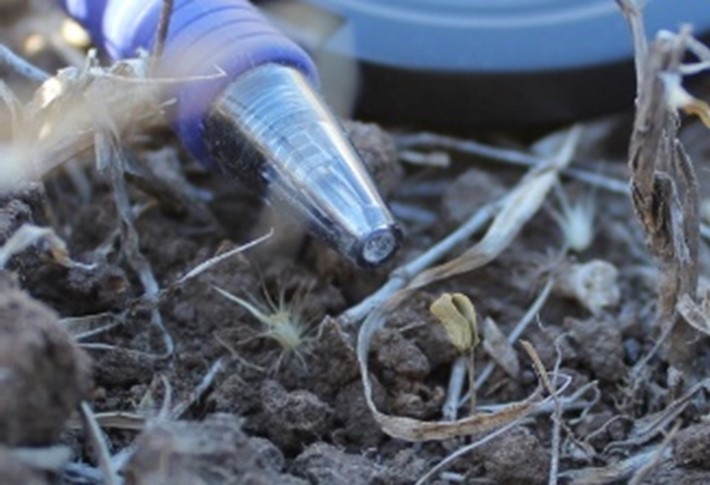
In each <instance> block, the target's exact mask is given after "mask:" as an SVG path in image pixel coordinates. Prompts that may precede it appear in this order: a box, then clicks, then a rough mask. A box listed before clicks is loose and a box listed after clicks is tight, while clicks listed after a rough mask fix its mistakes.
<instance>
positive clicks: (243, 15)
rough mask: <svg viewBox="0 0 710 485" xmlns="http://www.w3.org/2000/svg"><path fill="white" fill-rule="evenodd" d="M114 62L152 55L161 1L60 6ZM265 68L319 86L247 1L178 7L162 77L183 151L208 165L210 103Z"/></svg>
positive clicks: (95, 0)
mask: <svg viewBox="0 0 710 485" xmlns="http://www.w3.org/2000/svg"><path fill="white" fill-rule="evenodd" d="M58 1H59V4H60V5H61V6H62V7H63V8H64V9H65V10H66V11H67V12H68V13H69V15H71V16H72V17H73V18H75V19H76V20H77V21H78V22H79V23H81V24H82V25H83V26H84V27H85V28H86V29H87V30H88V31H89V33H90V35H91V37H92V39H93V41H94V43H96V44H97V45H98V46H99V47H100V48H101V49H102V50H104V51H105V52H106V53H108V54H109V55H110V56H111V57H112V58H114V59H121V58H126V57H133V56H135V55H136V53H137V51H138V49H145V50H150V49H151V48H152V47H153V43H154V41H155V34H156V31H157V28H158V22H159V18H160V11H161V8H162V3H163V2H162V0H58ZM266 63H278V64H283V65H287V66H291V67H294V68H296V69H298V70H300V71H301V72H303V73H304V74H305V75H306V77H307V78H308V79H310V80H311V82H313V83H314V84H317V74H316V69H315V67H314V65H313V62H312V61H311V59H310V58H309V57H308V55H307V54H306V53H305V52H304V51H303V50H302V49H301V48H299V47H298V46H297V45H296V44H294V43H293V42H292V41H290V40H289V39H287V38H286V37H284V36H283V35H282V34H281V33H280V32H278V31H277V30H276V29H275V28H274V27H273V26H271V25H270V24H269V23H268V22H267V21H266V20H265V19H264V18H263V17H262V15H261V14H260V13H259V11H258V10H257V9H256V8H255V7H254V6H252V5H251V3H249V2H248V1H246V0H175V4H174V7H173V12H172V17H171V21H170V29H169V30H168V35H167V39H166V44H165V51H164V53H163V57H162V59H161V63H160V71H159V73H158V74H159V76H160V77H163V78H166V77H167V78H174V79H179V80H181V81H180V82H177V83H175V84H168V86H170V87H169V88H168V90H167V91H168V92H167V95H168V97H174V98H175V99H176V100H177V106H176V111H175V116H174V119H173V123H174V125H175V129H176V131H177V132H178V134H179V136H180V138H181V139H182V141H183V143H184V144H185V146H186V147H187V148H188V149H189V150H190V151H191V152H192V153H193V155H195V156H196V157H197V158H198V159H199V160H201V161H203V162H204V163H207V164H209V161H208V160H209V157H208V156H207V154H206V149H205V146H204V144H203V136H202V132H203V130H202V125H203V120H204V117H205V115H206V114H207V112H208V110H209V109H210V106H211V104H212V101H213V100H214V99H215V98H216V97H217V96H218V95H219V94H220V93H222V91H223V90H224V88H225V87H226V86H227V85H228V84H230V83H231V82H232V81H233V80H234V79H236V78H237V77H238V76H239V75H241V74H243V73H244V72H246V71H248V70H250V69H253V68H254V67H257V66H259V65H262V64H266Z"/></svg>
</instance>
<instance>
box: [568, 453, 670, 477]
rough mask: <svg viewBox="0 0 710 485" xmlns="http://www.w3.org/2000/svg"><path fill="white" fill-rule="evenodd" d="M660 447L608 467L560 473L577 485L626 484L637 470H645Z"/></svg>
mask: <svg viewBox="0 0 710 485" xmlns="http://www.w3.org/2000/svg"><path fill="white" fill-rule="evenodd" d="M659 448H660V445H659V446H652V447H650V448H646V449H643V450H641V451H639V452H638V453H637V454H635V455H632V456H630V457H629V458H627V459H625V460H622V461H620V462H617V463H613V464H611V465H609V466H606V467H589V468H582V469H578V470H571V471H565V472H562V473H560V478H565V479H568V480H571V483H574V484H575V485H606V484H609V483H624V482H623V480H626V479H628V478H629V477H631V476H632V475H633V474H634V473H635V472H636V470H639V469H640V468H643V467H644V466H645V465H646V464H647V463H649V461H652V460H653V459H654V457H655V456H656V454H657V453H658V449H659Z"/></svg>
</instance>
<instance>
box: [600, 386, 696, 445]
mask: <svg viewBox="0 0 710 485" xmlns="http://www.w3.org/2000/svg"><path fill="white" fill-rule="evenodd" d="M701 390H705V391H706V392H707V391H710V379H705V380H703V381H701V382H698V383H697V384H695V385H694V386H692V387H691V388H690V389H688V390H687V391H686V392H685V394H683V395H682V396H681V397H679V398H678V399H676V400H674V401H673V402H672V403H670V404H669V405H668V406H667V407H666V409H664V410H663V411H661V412H660V413H658V415H657V417H656V418H655V419H654V420H653V421H651V422H650V423H648V424H647V425H646V426H644V427H643V428H641V429H639V430H634V431H633V433H632V436H631V437H630V438H628V439H626V440H624V441H615V442H612V443H609V444H608V445H607V447H606V448H605V449H604V453H605V454H611V453H614V452H616V451H624V450H625V449H627V448H630V447H634V446H640V445H643V444H645V443H648V442H649V441H651V440H652V439H653V438H655V437H656V436H657V435H658V434H659V433H661V432H663V430H664V429H665V428H666V427H667V426H668V425H669V424H670V423H671V422H673V421H674V420H675V419H676V418H678V416H680V414H681V413H682V412H683V411H684V410H685V408H687V407H688V405H689V404H690V402H691V401H692V399H693V397H695V394H697V393H698V392H699V391H701Z"/></svg>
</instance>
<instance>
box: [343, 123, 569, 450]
mask: <svg viewBox="0 0 710 485" xmlns="http://www.w3.org/2000/svg"><path fill="white" fill-rule="evenodd" d="M580 135H581V128H580V127H579V126H576V127H573V128H572V129H570V131H569V133H568V135H567V137H566V138H565V139H564V141H563V143H562V146H561V147H560V149H559V151H558V153H557V154H556V156H554V157H551V159H550V160H549V161H548V162H547V163H545V164H544V165H543V166H539V167H535V168H534V169H532V170H531V171H530V172H529V173H528V174H527V175H526V176H525V177H523V178H522V180H521V181H520V182H519V183H518V185H517V186H516V187H514V188H513V189H512V190H511V192H510V193H509V195H508V196H506V197H505V198H504V204H503V206H502V208H501V209H500V211H499V212H498V214H497V215H496V217H495V218H494V220H493V222H492V223H491V225H490V227H489V228H488V230H487V231H486V234H485V235H484V236H483V238H482V239H481V240H480V241H479V242H478V243H477V244H475V245H474V246H473V247H471V248H470V249H468V250H467V251H465V252H464V253H463V254H462V255H460V256H459V257H457V258H455V259H453V260H451V261H449V262H447V263H444V264H442V265H440V266H437V267H435V268H432V269H430V270H426V271H423V272H422V273H420V274H419V275H418V276H416V277H415V278H414V280H413V281H412V282H411V283H410V284H409V286H408V287H406V288H405V289H403V290H400V291H399V292H397V293H395V294H394V295H393V296H391V297H390V298H389V299H388V300H386V301H385V302H383V303H381V304H380V305H379V306H378V307H377V308H376V309H375V310H374V311H372V312H371V313H370V314H369V315H368V317H367V318H366V320H365V321H364V322H363V324H362V326H361V327H360V331H359V334H358V342H357V359H358V364H359V367H360V376H361V379H362V383H363V387H364V390H365V400H366V403H367V405H368V408H369V409H370V411H371V412H372V414H373V417H374V418H375V420H376V421H377V422H378V424H379V425H380V427H381V429H382V430H383V431H384V432H385V433H387V434H389V435H390V436H392V437H396V438H400V439H405V440H410V441H423V440H432V439H436V440H440V439H447V438H451V437H456V436H462V435H468V434H475V433H482V432H485V431H490V430H492V429H495V428H498V427H500V426H503V425H505V424H507V423H509V422H510V421H513V420H515V419H518V418H519V417H521V416H526V415H529V414H530V413H531V412H532V410H533V409H535V407H536V406H538V405H540V401H539V397H540V393H541V391H542V389H541V388H538V390H536V391H535V392H533V393H532V394H531V395H530V396H529V397H528V398H527V399H525V400H523V401H518V402H515V403H511V404H509V405H508V406H507V407H506V408H504V409H503V410H502V411H501V412H499V413H495V414H484V413H478V414H474V415H472V416H468V417H466V418H463V419H459V420H457V421H453V422H447V421H439V422H429V421H420V420H417V419H412V418H408V417H403V416H394V415H388V414H385V413H382V412H380V411H379V410H378V409H377V406H376V405H375V403H374V401H373V397H372V383H371V381H370V377H369V376H370V372H369V363H368V357H369V351H370V343H371V342H372V338H373V336H374V334H375V332H376V331H377V330H379V329H380V328H382V327H383V326H384V324H385V320H386V316H387V314H388V313H389V312H391V311H392V310H394V309H395V308H396V307H397V306H398V305H399V304H401V303H402V302H403V301H404V300H406V299H407V298H409V297H410V296H411V295H412V294H413V293H414V292H415V291H416V290H417V289H419V288H421V287H423V286H426V285H428V284H431V283H434V282H436V281H440V280H443V279H446V278H449V277H452V276H455V275H459V274H462V273H464V272H467V271H471V270H474V269H477V268H480V267H482V266H484V265H485V264H487V263H489V262H491V261H493V260H494V259H495V258H496V257H497V256H498V255H499V254H500V253H501V252H502V251H504V250H505V249H506V248H507V247H508V246H509V245H510V243H511V242H512V241H513V240H514V239H515V237H516V236H517V235H518V234H519V232H520V231H521V230H522V228H523V227H524V226H525V224H526V223H527V222H528V221H529V220H530V219H531V218H532V217H533V215H534V214H535V213H536V212H537V211H538V210H539V208H540V207H541V206H542V204H543V203H544V201H545V199H546V197H547V195H548V193H549V191H550V190H551V189H552V188H553V187H554V186H555V184H557V183H558V182H559V172H560V171H561V170H562V169H563V168H564V167H566V166H567V165H568V164H569V163H570V161H571V159H572V156H573V154H574V151H575V149H576V145H577V142H578V141H579V138H580ZM560 392H561V391H560ZM548 399H549V398H548Z"/></svg>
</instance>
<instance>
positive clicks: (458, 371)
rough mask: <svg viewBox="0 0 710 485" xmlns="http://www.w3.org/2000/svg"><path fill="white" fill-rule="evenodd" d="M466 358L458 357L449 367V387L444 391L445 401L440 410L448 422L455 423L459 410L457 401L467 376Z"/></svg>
mask: <svg viewBox="0 0 710 485" xmlns="http://www.w3.org/2000/svg"><path fill="white" fill-rule="evenodd" d="M467 366H468V356H466V355H459V356H458V357H456V360H455V361H454V363H453V365H452V366H451V375H450V376H449V387H448V388H447V390H446V401H445V402H444V406H443V407H442V409H441V414H442V416H443V417H444V419H446V420H448V421H455V420H456V416H457V415H458V410H459V400H460V399H461V391H462V390H463V383H464V380H465V378H466V375H467V374H468V371H467Z"/></svg>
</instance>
